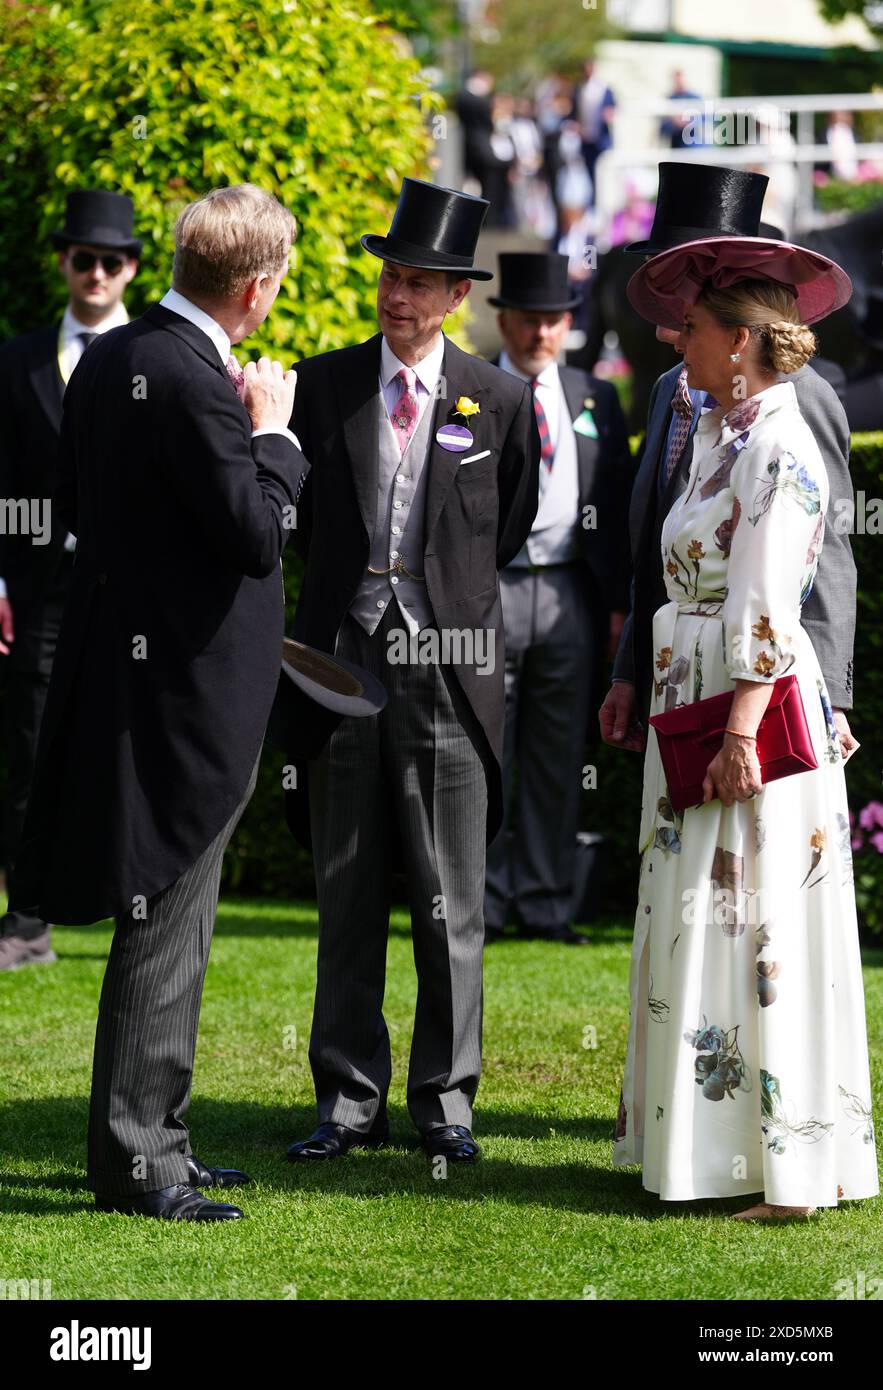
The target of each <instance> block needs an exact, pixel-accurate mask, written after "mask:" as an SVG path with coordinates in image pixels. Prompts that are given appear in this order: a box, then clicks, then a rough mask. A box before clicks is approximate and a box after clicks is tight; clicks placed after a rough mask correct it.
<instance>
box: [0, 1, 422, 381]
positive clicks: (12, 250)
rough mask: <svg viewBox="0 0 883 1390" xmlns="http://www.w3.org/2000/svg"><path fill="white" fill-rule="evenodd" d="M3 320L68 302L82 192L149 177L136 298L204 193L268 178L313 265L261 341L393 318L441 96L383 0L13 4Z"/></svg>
mask: <svg viewBox="0 0 883 1390" xmlns="http://www.w3.org/2000/svg"><path fill="white" fill-rule="evenodd" d="M0 73H2V76H0V263H2V265H3V266H4V268H5V272H6V273H5V276H4V279H5V283H6V286H7V292H6V295H5V296H4V303H3V306H2V309H0V314H2V319H0V334H2V335H3V336H8V335H9V334H11V333H13V332H20V331H23V330H24V329H26V328H29V327H32V326H34V324H35V323H39V322H42V321H45V320H46V319H47V318H48V317H51V314H52V313H53V312H55V310H56V309H59V308H60V307H61V305H62V304H63V302H64V294H63V289H62V286H61V284H60V282H59V277H58V275H57V272H56V270H55V268H54V266H53V258H52V256H51V255H50V254H49V252H48V246H49V233H50V231H51V230H52V229H53V228H55V227H58V226H60V225H61V222H62V219H63V210H64V200H65V195H66V193H67V192H68V191H69V190H71V189H74V188H89V187H92V188H95V187H105V188H111V189H115V190H117V191H119V192H124V193H128V194H130V196H131V197H132V198H133V200H134V203H135V209H136V229H137V232H138V234H139V235H140V236H142V237H143V238H144V241H145V247H144V252H143V258H142V265H141V270H140V272H139V275H138V278H137V279H136V281H135V282H134V284H133V286H132V290H131V291H130V294H129V296H128V301H127V302H128V303H129V306H130V310H134V311H135V312H138V311H140V309H141V308H142V307H143V306H144V305H145V304H146V303H148V302H150V301H151V300H152V299H155V298H156V297H157V296H159V295H161V294H162V293H163V292H164V290H165V289H166V287H167V285H168V283H169V277H170V273H171V260H172V251H173V242H172V227H173V225H174V221H175V218H176V216H177V214H178V212H179V211H180V209H181V208H182V207H183V206H184V204H185V203H187V202H189V201H191V200H192V199H194V198H196V197H199V196H200V195H201V194H203V193H205V192H206V191H207V190H208V189H210V188H212V187H215V186H217V185H223V184H231V183H239V182H243V181H246V180H248V181H250V182H253V183H256V184H258V185H259V186H260V187H262V188H265V189H268V190H269V191H270V192H272V193H274V194H275V195H276V196H277V197H278V198H279V199H280V200H281V201H282V202H283V203H284V204H285V206H286V207H288V208H289V209H290V210H291V211H292V212H293V213H294V215H295V216H296V218H297V221H298V227H299V237H298V241H297V244H296V246H295V249H294V252H293V273H292V274H291V275H289V277H288V279H287V281H286V282H285V284H284V286H283V290H282V292H281V294H280V296H279V299H278V301H277V304H276V306H275V308H274V311H273V313H272V315H271V316H270V319H269V320H268V322H267V323H266V325H265V326H264V327H263V328H262V329H261V330H260V331H259V332H258V333H257V334H255V335H254V337H253V338H252V339H250V340H249V348H254V349H255V350H261V351H267V350H269V351H276V352H281V351H283V350H285V351H286V352H289V353H291V354H292V355H297V356H302V355H305V354H308V353H313V352H317V351H323V350H325V349H327V348H331V347H337V346H341V345H343V344H345V343H350V342H354V341H358V340H359V339H360V338H364V337H366V336H367V335H368V334H369V333H371V332H373V331H375V328H376V325H375V322H374V318H373V300H374V288H375V284H376V274H377V262H376V261H375V260H373V259H372V258H371V257H369V256H368V255H366V254H365V253H363V252H362V251H361V249H360V248H359V236H360V234H361V233H362V232H365V231H380V232H382V231H385V230H386V227H387V226H388V223H389V218H390V215H391V212H392V209H393V207H394V204H395V199H396V195H397V193H398V189H399V186H400V184H401V180H402V177H403V176H405V175H411V176H417V177H421V176H423V175H424V173H425V169H426V160H427V155H428V152H429V146H430V144H431V142H430V140H429V138H428V135H427V133H426V115H427V113H428V112H429V110H430V109H431V108H432V106H433V104H434V100H435V99H434V98H433V97H432V95H431V94H430V93H429V92H428V90H427V88H426V84H425V82H424V80H423V79H422V77H421V75H420V67H419V64H418V62H417V61H416V60H415V58H414V57H413V55H412V54H411V52H410V49H409V47H408V45H407V44H406V43H405V41H404V40H403V39H402V38H401V36H400V35H398V34H396V33H395V32H394V31H393V30H392V29H391V28H390V27H389V26H388V25H385V24H383V23H382V22H381V21H380V19H379V16H378V12H377V10H376V8H375V6H373V5H372V4H370V3H369V0H249V3H248V4H247V5H244V4H243V3H242V0H189V3H188V4H186V5H182V4H181V3H180V0H150V3H149V4H145V5H134V6H133V5H132V4H130V3H129V0H61V3H57V4H53V5H52V6H51V7H50V8H48V9H47V8H45V7H37V6H34V5H30V4H23V3H13V4H11V5H4V6H2V7H0Z"/></svg>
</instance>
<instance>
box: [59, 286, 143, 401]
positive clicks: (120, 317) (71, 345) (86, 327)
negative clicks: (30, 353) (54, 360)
mask: <svg viewBox="0 0 883 1390" xmlns="http://www.w3.org/2000/svg"><path fill="white" fill-rule="evenodd" d="M128 322H129V315H128V314H127V313H126V306H125V305H124V304H123V303H119V304H118V305H117V306H116V308H115V309H114V311H113V313H111V314H108V316H107V318H106V319H102V320H101V322H100V323H80V320H79V319H78V318H75V316H74V311H73V309H72V308H71V306H70V305H68V306H67V308H66V309H65V311H64V318H63V319H62V320H61V348H60V351H59V354H58V370H59V371H60V372H61V379H62V381H63V382H64V384H65V386H66V385H67V383H68V382H69V381H70V379H71V375H72V373H73V370H74V367H75V366H76V365H77V363H78V362H79V360H80V358H81V357H82V355H83V353H84V352H85V351H86V344H85V343H83V342H81V340H80V334H81V333H109V332H110V330H111V328H120V327H121V326H122V325H123V324H124V323H128Z"/></svg>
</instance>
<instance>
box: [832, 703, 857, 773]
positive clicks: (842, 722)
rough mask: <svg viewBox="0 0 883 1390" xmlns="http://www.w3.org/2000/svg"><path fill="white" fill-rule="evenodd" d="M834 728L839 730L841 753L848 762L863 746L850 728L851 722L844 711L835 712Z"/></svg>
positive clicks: (837, 710) (836, 710)
mask: <svg viewBox="0 0 883 1390" xmlns="http://www.w3.org/2000/svg"><path fill="white" fill-rule="evenodd" d="M834 728H835V729H836V730H837V737H838V738H839V740H840V752H841V753H842V754H843V761H844V762H848V761H849V759H850V758H851V757H852V755H853V753H854V752H855V750H856V749H857V748H861V744H860V743H859V741H858V739H857V738H856V737H855V736H854V734H853V732H852V730H851V729H850V727H849V720H848V719H847V717H846V714H845V712H844V711H843V710H842V709H835V711H834Z"/></svg>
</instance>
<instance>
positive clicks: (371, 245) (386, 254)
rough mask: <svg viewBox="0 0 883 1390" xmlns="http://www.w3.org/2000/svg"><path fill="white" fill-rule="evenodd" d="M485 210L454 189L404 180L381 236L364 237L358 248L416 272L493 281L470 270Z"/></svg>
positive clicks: (481, 272) (484, 201)
mask: <svg viewBox="0 0 883 1390" xmlns="http://www.w3.org/2000/svg"><path fill="white" fill-rule="evenodd" d="M489 207H490V203H489V202H488V200H487V198H473V197H472V195H471V194H470V193H458V192H457V190H456V189H455V188H441V187H440V186H439V185H438V184H435V183H423V182H422V180H420V179H403V180H402V191H401V193H400V194H399V202H398V207H397V208H396V210H395V215H394V217H393V219H392V224H391V226H390V229H389V232H388V234H387V235H386V236H374V235H372V234H370V233H369V234H367V235H365V236H363V237H362V238H361V242H362V245H363V246H364V248H365V250H366V251H370V252H371V255H372V256H380V258H381V259H382V260H385V261H395V262H396V264H397V265H409V266H413V267H414V269H416V270H460V271H462V272H463V278H464V279H470V280H493V278H494V274H493V271H492V270H476V269H475V267H474V266H473V264H472V259H473V257H474V255H475V247H476V245H477V243H478V234H479V232H480V231H481V224H482V222H483V221H484V217H485V213H486V212H487V210H488V208H489Z"/></svg>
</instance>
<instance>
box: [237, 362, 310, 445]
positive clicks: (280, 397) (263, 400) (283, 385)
mask: <svg viewBox="0 0 883 1390" xmlns="http://www.w3.org/2000/svg"><path fill="white" fill-rule="evenodd" d="M296 385H297V372H284V371H283V370H282V363H281V362H271V361H270V359H269V357H262V358H261V360H260V362H246V364H245V367H244V369H243V384H242V403H243V405H244V406H245V408H246V410H247V411H248V413H249V415H250V416H251V424H252V429H256V430H287V429H288V425H289V421H290V420H291V413H292V411H293V410H294V389H295V387H296Z"/></svg>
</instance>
